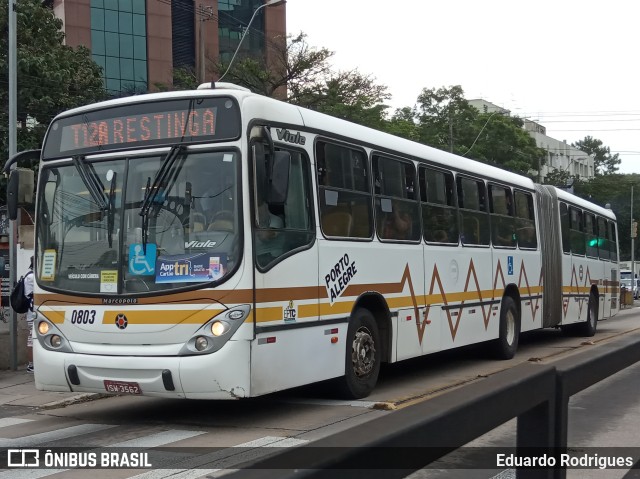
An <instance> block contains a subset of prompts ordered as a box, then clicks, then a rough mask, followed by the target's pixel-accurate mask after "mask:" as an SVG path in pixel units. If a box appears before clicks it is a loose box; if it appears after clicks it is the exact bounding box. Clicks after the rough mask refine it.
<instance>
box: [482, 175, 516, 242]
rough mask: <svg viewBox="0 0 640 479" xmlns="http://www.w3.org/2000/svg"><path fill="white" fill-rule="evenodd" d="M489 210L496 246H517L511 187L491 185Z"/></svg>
mask: <svg viewBox="0 0 640 479" xmlns="http://www.w3.org/2000/svg"><path fill="white" fill-rule="evenodd" d="M489 210H490V213H491V241H492V243H493V244H494V245H495V246H504V247H509V248H515V246H516V232H515V221H514V218H513V197H512V195H511V189H510V188H505V187H504V186H497V185H489Z"/></svg>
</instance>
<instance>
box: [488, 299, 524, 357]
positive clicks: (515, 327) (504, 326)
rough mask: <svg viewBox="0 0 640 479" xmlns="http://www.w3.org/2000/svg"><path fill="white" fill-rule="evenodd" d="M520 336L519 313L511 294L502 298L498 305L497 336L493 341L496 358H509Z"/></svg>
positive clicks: (512, 354) (514, 351)
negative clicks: (498, 324)
mask: <svg viewBox="0 0 640 479" xmlns="http://www.w3.org/2000/svg"><path fill="white" fill-rule="evenodd" d="M519 337H520V315H519V314H518V308H517V307H516V303H515V301H514V300H513V298H512V297H511V296H505V297H504V298H502V306H501V307H500V329H499V336H498V339H497V340H496V342H495V347H494V352H495V355H496V357H497V358H498V359H511V358H513V357H514V356H515V354H516V351H517V349H518V339H519Z"/></svg>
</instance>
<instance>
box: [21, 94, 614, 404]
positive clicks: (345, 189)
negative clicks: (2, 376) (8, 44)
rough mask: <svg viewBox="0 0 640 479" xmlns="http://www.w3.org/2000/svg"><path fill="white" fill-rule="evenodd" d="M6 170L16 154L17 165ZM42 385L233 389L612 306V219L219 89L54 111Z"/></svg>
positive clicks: (42, 275) (38, 354)
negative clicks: (62, 111) (56, 114)
mask: <svg viewBox="0 0 640 479" xmlns="http://www.w3.org/2000/svg"><path fill="white" fill-rule="evenodd" d="M16 174H19V171H16ZM35 256H36V279H37V281H36V294H35V307H36V310H37V318H36V320H35V322H34V329H35V331H34V335H35V338H37V341H34V343H35V344H34V360H35V380H36V386H37V388H39V389H44V390H54V391H69V390H73V391H86V392H103V393H104V392H107V393H131V394H143V395H150V396H162V397H182V398H203V399H205V398H206V399H230V398H243V397H249V396H257V395H261V394H266V393H271V392H274V391H279V390H283V389H286V388H291V387H294V386H300V385H303V384H308V383H312V382H316V381H324V380H329V379H333V380H334V382H335V385H336V386H337V387H339V388H340V389H341V390H342V392H343V393H344V394H345V395H347V396H350V397H354V398H361V397H365V396H367V395H368V394H369V393H370V392H371V391H372V390H373V388H374V386H375V384H376V381H377V378H378V373H379V370H380V364H381V363H382V362H389V363H392V362H396V361H400V360H403V359H407V358H413V357H417V356H421V355H425V354H429V353H433V352H436V351H442V350H446V349H451V348H456V347H459V346H464V345H468V344H472V343H479V342H487V345H488V346H489V347H491V348H492V349H493V351H494V353H495V355H496V357H500V358H511V357H513V355H514V354H515V352H516V349H517V346H518V337H519V335H520V333H521V332H524V331H530V330H533V329H538V328H545V327H556V328H563V329H567V330H575V331H576V332H578V333H580V334H584V335H586V336H591V335H593V334H594V333H595V330H596V327H597V322H598V319H605V318H608V317H611V316H613V315H614V314H616V312H617V311H618V288H619V278H618V244H617V229H616V218H615V216H614V214H613V213H612V212H611V211H609V210H607V209H604V208H601V207H598V206H596V205H594V204H592V203H590V202H587V201H585V200H582V199H580V198H578V197H575V196H573V195H570V194H568V193H566V192H564V191H561V190H558V189H556V188H553V187H550V186H541V185H536V184H534V183H533V182H532V181H531V180H530V179H528V178H526V177H523V176H519V175H516V174H513V173H510V172H507V171H504V170H501V169H498V168H494V167H492V166H488V165H486V164H482V163H479V162H476V161H473V160H470V159H467V158H463V157H459V156H456V155H453V154H450V153H446V152H443V151H440V150H437V149H434V148H430V147H427V146H424V145H421V144H418V143H414V142H411V141H407V140H404V139H401V138H398V137H394V136H391V135H388V134H384V133H380V132H378V131H374V130H372V129H369V128H365V127H362V126H358V125H355V124H352V123H349V122H346V121H343V120H340V119H336V118H333V117H330V116H327V115H323V114H320V113H317V112H313V111H309V110H305V109H303V108H299V107H296V106H294V105H290V104H287V103H283V102H280V101H276V100H274V99H270V98H266V97H263V96H260V95H256V94H253V93H251V92H249V91H248V90H246V89H243V88H240V87H236V86H234V85H229V84H218V85H211V84H206V85H202V86H201V87H200V88H199V89H198V90H197V91H183V92H171V93H157V94H149V95H141V96H133V97H129V98H123V99H117V100H111V101H106V102H103V103H97V104H93V105H88V106H85V107H82V108H77V109H74V110H71V111H68V112H65V113H63V114H61V115H59V116H57V117H56V118H55V119H54V120H53V122H52V124H51V125H50V127H49V129H48V132H47V134H46V137H45V140H44V143H43V148H42V152H41V162H40V173H39V179H38V182H37V200H36V254H35Z"/></svg>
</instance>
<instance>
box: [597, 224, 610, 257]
mask: <svg viewBox="0 0 640 479" xmlns="http://www.w3.org/2000/svg"><path fill="white" fill-rule="evenodd" d="M609 248H610V247H609V231H608V228H607V220H605V219H604V218H601V217H598V255H599V256H600V259H609Z"/></svg>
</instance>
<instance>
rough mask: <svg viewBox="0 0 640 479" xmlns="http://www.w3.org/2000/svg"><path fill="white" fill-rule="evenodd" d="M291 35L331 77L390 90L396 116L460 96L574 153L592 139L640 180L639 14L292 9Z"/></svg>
mask: <svg viewBox="0 0 640 479" xmlns="http://www.w3.org/2000/svg"><path fill="white" fill-rule="evenodd" d="M286 8H287V20H286V21H287V33H288V34H294V35H295V34H298V33H300V32H304V33H305V34H307V42H308V44H309V45H310V46H312V47H316V48H318V49H319V48H323V47H324V48H327V49H329V50H330V51H333V52H335V54H334V56H333V57H332V58H331V60H330V61H331V64H332V66H333V67H334V69H335V70H343V71H344V70H352V69H358V71H360V73H363V74H368V75H371V76H373V77H374V78H375V79H376V82H377V83H378V84H382V85H386V86H387V87H388V91H389V93H390V94H391V95H392V99H391V101H390V102H389V104H390V105H391V106H392V109H395V108H398V107H403V106H413V105H414V104H415V103H416V99H417V98H418V95H419V94H420V92H421V91H422V89H424V88H427V89H431V88H440V87H450V86H453V85H460V86H461V87H462V89H463V90H464V92H465V97H466V98H467V99H474V98H482V99H484V100H487V101H489V102H491V103H494V104H496V105H499V106H501V107H504V108H507V109H508V110H510V111H511V114H512V115H517V116H520V117H522V118H528V119H531V120H534V121H537V122H539V123H540V124H542V125H543V126H545V127H546V128H547V135H548V136H550V137H553V138H555V139H558V140H566V141H567V143H572V142H576V141H578V140H582V139H584V138H585V137H586V136H587V135H590V136H592V137H594V138H597V139H600V140H602V142H603V145H604V146H608V147H609V148H610V149H611V153H612V154H615V153H618V154H619V155H620V158H621V159H622V163H621V165H620V169H619V172H620V173H640V78H639V77H640V55H639V54H638V53H639V49H640V41H639V40H640V28H639V22H640V2H636V1H631V0H608V1H602V0H600V1H592V0H553V1H552V0H537V1H535V2H524V1H520V0H315V1H313V0H287V6H286Z"/></svg>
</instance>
